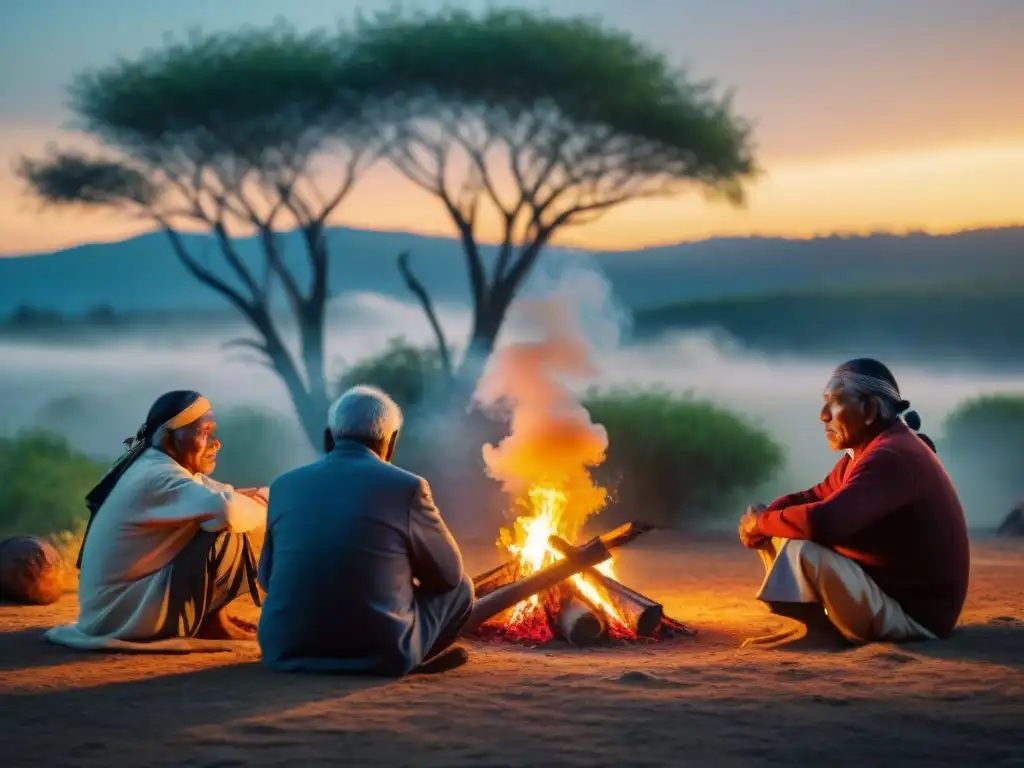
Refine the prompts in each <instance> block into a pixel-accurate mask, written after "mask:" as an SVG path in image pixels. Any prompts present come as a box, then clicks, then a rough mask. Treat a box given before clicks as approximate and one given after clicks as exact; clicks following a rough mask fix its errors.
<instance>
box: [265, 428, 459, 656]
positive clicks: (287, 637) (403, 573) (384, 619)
mask: <svg viewBox="0 0 1024 768" xmlns="http://www.w3.org/2000/svg"><path fill="white" fill-rule="evenodd" d="M413 579H416V580H417V582H418V583H419V585H418V586H414V584H413ZM462 580H463V566H462V556H461V554H460V553H459V548H458V546H457V545H456V543H455V540H454V539H453V538H452V535H451V533H450V532H449V531H448V528H447V526H446V525H445V524H444V521H443V520H442V519H441V515H440V513H439V512H438V510H437V508H436V507H435V506H434V501H433V498H432V496H431V493H430V486H429V485H428V484H427V481H426V480H424V479H423V478H421V477H418V476H417V475H414V474H412V473H411V472H407V471H405V470H403V469H399V468H398V467H396V466H394V465H392V464H389V463H387V462H385V461H383V460H381V459H380V458H379V457H378V456H377V455H376V454H375V453H373V452H372V451H371V450H370V449H369V448H367V447H365V446H363V445H361V444H359V443H356V442H351V441H347V440H342V441H339V442H338V444H337V446H336V447H335V449H334V450H333V451H332V452H331V453H329V454H327V455H326V456H324V457H323V458H321V459H319V460H318V461H315V462H313V463H312V464H308V465H306V466H304V467H299V468H298V469H295V470H292V471H291V472H287V473H286V474H284V475H282V476H281V477H279V478H278V479H277V480H276V481H274V483H273V485H271V487H270V506H269V508H268V510H267V533H266V539H265V542H264V545H263V553H262V555H261V557H260V565H259V581H260V585H261V586H262V587H263V589H264V590H266V593H267V595H266V599H265V600H264V602H263V611H262V614H261V616H260V622H259V643H260V648H261V650H262V653H263V661H264V663H266V664H268V665H270V666H276V667H280V668H285V669H288V668H293V669H294V668H304V669H308V668H311V667H314V668H315V667H317V666H318V665H319V666H320V667H322V668H323V669H324V670H325V671H349V672H370V673H383V674H389V673H396V674H401V673H403V672H405V671H408V669H409V668H411V666H415V664H418V663H419V661H420V660H422V658H423V654H424V653H425V652H426V651H427V649H426V648H421V647H419V645H420V644H421V643H422V642H424V641H423V640H422V639H421V633H420V632H418V631H416V630H417V626H416V624H417V620H418V613H419V602H420V601H422V600H423V599H424V598H429V597H431V596H434V595H439V594H443V593H448V592H451V591H452V590H455V589H456V588H457V587H459V586H460V584H461V583H462ZM295 660H302V662H301V663H295ZM310 660H314V661H313V662H312V663H310ZM316 660H320V661H316Z"/></svg>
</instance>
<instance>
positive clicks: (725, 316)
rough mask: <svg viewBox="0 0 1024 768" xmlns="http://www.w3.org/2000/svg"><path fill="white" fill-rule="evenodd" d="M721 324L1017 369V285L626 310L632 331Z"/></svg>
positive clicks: (853, 348) (1022, 313)
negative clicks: (630, 313)
mask: <svg viewBox="0 0 1024 768" xmlns="http://www.w3.org/2000/svg"><path fill="white" fill-rule="evenodd" d="M674 330H708V331H723V332H725V333H726V334H728V335H729V336H730V337H732V338H734V339H736V340H737V341H739V342H740V343H741V344H743V345H744V346H745V347H749V348H752V349H757V350H760V351H763V352H768V353H781V354H809V355H819V354H825V355H829V356H833V357H837V358H839V357H856V356H861V355H867V356H880V357H884V358H892V359H899V360H902V361H915V362H936V361H943V362H947V363H949V364H963V363H973V364H982V365H984V366H985V367H987V368H990V369H991V368H996V369H1000V368H1001V369H1008V370H1020V369H1022V368H1024V288H1022V287H1021V286H1020V285H1019V282H1018V284H1017V285H981V284H978V283H967V282H964V283H956V284H948V285H934V286H931V287H918V288H899V287H897V288H893V287H892V286H876V287H875V288H873V289H868V288H865V289H863V290H853V289H844V290H822V291H816V292H813V293H795V292H781V293H775V294H772V293H760V294H757V295H751V296H735V297H726V298H718V299H710V300H697V301H690V302H683V303H679V304H674V305H669V306H664V307H659V308H656V309H649V310H641V311H638V312H636V313H635V314H634V318H633V337H634V339H636V340H643V339H645V338H650V337H652V336H657V335H659V334H663V333H666V332H669V331H674Z"/></svg>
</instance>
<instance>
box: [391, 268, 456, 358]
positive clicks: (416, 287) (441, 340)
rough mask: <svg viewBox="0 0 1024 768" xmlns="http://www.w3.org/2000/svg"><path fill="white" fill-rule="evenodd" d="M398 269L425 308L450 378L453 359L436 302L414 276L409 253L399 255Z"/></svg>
mask: <svg viewBox="0 0 1024 768" xmlns="http://www.w3.org/2000/svg"><path fill="white" fill-rule="evenodd" d="M398 269H399V271H400V272H401V273H402V278H403V279H404V280H405V284H406V286H408V288H409V290H410V291H411V292H412V293H413V294H414V295H415V296H416V298H417V299H418V300H419V302H420V305H421V306H422V307H423V311H424V312H425V313H426V315H427V320H428V321H429V322H430V327H431V328H432V329H433V331H434V336H435V337H436V338H437V351H438V353H439V354H440V355H441V365H442V366H443V367H444V371H445V373H446V374H448V376H452V375H453V372H454V369H453V368H452V358H451V354H450V352H449V350H448V341H447V339H446V338H445V334H444V329H443V328H442V327H441V322H440V320H439V319H438V317H437V312H436V311H435V310H434V302H433V301H432V300H431V298H430V294H429V293H427V289H426V288H425V287H424V286H423V283H421V282H420V281H419V280H418V279H417V277H416V276H415V275H414V274H413V272H412V268H411V267H410V266H409V252H408V251H404V252H403V253H401V254H399V256H398Z"/></svg>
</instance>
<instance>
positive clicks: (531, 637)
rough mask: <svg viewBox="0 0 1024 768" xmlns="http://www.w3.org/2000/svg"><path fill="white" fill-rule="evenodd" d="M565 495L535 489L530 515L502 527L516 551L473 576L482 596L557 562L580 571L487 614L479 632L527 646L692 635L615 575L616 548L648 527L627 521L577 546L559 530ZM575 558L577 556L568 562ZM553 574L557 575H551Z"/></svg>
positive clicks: (502, 542)
mask: <svg viewBox="0 0 1024 768" xmlns="http://www.w3.org/2000/svg"><path fill="white" fill-rule="evenodd" d="M565 501H566V495H565V493H563V492H562V491H559V490H558V489H555V488H547V487H535V488H533V489H531V490H530V493H529V504H530V507H531V510H532V514H528V515H523V516H521V517H519V518H517V519H516V520H515V522H514V524H513V527H512V529H504V530H502V532H501V537H500V539H499V546H501V547H502V548H504V549H505V550H506V551H507V552H509V553H510V554H512V555H513V557H512V558H511V559H510V560H508V561H507V562H505V563H504V564H502V565H500V566H498V567H497V568H494V569H493V570H490V571H488V572H487V573H484V574H481V575H480V576H478V577H476V578H475V579H474V580H473V584H474V587H475V588H476V594H477V598H478V599H481V598H484V599H485V598H488V596H495V597H497V594H496V593H497V591H498V590H501V589H503V588H506V587H508V586H509V585H513V584H520V583H523V582H524V581H525V580H526V577H534V578H539V577H543V576H544V575H545V572H547V573H551V571H552V570H553V569H551V567H550V566H553V565H556V564H559V565H565V566H567V567H568V569H572V570H574V571H576V572H574V573H572V575H571V576H569V577H568V578H565V579H564V580H562V581H559V582H558V583H557V584H555V585H554V586H552V587H550V588H548V589H546V590H544V591H542V592H540V593H537V594H532V595H530V597H528V598H526V599H524V600H521V601H519V602H518V603H516V604H515V605H513V606H512V607H511V608H508V609H506V610H504V611H502V612H501V613H499V614H498V615H496V616H493V617H491V618H489V619H487V620H486V621H484V622H483V623H482V624H481V625H480V626H479V627H478V628H477V629H476V630H475V633H474V634H476V635H477V636H478V637H481V638H483V639H489V640H506V641H510V642H519V643H524V644H530V645H536V644H541V643H546V642H549V641H551V640H555V639H562V640H565V641H567V642H569V643H571V644H572V645H576V646H586V645H596V644H599V643H609V642H619V643H630V642H641V641H644V640H646V641H654V640H658V639H665V638H667V637H674V636H680V635H689V634H692V633H691V632H690V630H688V629H687V628H686V627H685V626H684V625H683V624H681V623H679V622H677V621H675V620H674V619H671V618H669V617H667V616H666V615H665V613H664V609H663V607H662V606H661V605H660V604H659V603H657V602H655V601H654V600H652V599H650V598H649V597H646V596H644V595H642V594H640V593H639V592H636V591H634V590H632V589H630V588H629V587H627V586H626V585H624V584H622V583H620V582H619V581H618V580H617V579H616V578H615V570H614V560H613V559H612V557H611V549H612V548H614V547H618V546H623V545H625V544H628V543H629V542H630V541H633V540H634V539H635V538H636V537H637V536H639V535H641V534H642V533H644V532H646V531H647V530H649V527H648V526H645V525H642V524H637V523H628V524H627V525H624V526H622V527H620V528H617V529H615V530H614V531H612V532H610V533H607V534H605V535H603V536H600V537H597V538H596V539H594V540H592V541H591V542H588V543H587V544H585V545H584V546H582V547H579V548H577V547H574V546H572V545H571V544H569V543H568V542H567V541H566V540H565V539H563V538H562V537H561V536H559V532H563V531H564V528H565V525H564V522H563V521H564V519H565V518H564V514H563V512H564V509H565ZM591 552H594V553H595V554H590V553H591ZM602 556H603V557H604V558H606V559H601V558H602ZM574 559H578V560H580V562H566V561H567V560H569V561H573V560H574ZM586 559H593V560H595V561H596V562H595V563H594V564H593V565H589V564H587V563H586V562H583V561H584V560H586ZM555 578H557V574H553V575H552V576H551V578H550V579H549V580H551V581H554V580H555Z"/></svg>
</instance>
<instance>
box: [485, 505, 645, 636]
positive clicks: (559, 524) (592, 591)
mask: <svg viewBox="0 0 1024 768" xmlns="http://www.w3.org/2000/svg"><path fill="white" fill-rule="evenodd" d="M566 501H567V497H566V494H565V493H563V492H562V491H560V490H558V489H557V488H549V487H544V486H534V487H533V488H531V489H530V492H529V504H530V507H531V508H532V510H533V514H531V515H524V516H522V517H519V518H516V520H515V521H514V522H513V524H512V528H511V529H508V528H503V529H502V530H501V533H500V535H499V538H498V545H499V546H503V547H505V549H507V550H508V551H509V552H511V553H512V554H513V555H515V556H516V558H518V560H519V568H520V572H521V574H522V575H523V576H528V575H529V574H531V573H533V572H534V571H537V570H539V569H541V568H543V567H545V566H547V565H550V564H551V563H553V562H555V561H557V560H561V559H563V557H564V555H562V554H561V553H560V552H557V551H556V550H554V549H552V547H551V545H550V544H549V543H548V539H549V538H550V537H551V536H552V535H559V536H563V537H564V536H565V534H566V533H567V531H566V527H567V526H566V525H565V522H566V518H565V509H566ZM596 570H598V571H599V572H600V573H602V574H604V575H605V576H608V577H611V578H614V577H615V571H614V566H613V561H612V560H610V559H609V560H606V561H605V562H603V563H601V564H600V565H598V566H597V567H596ZM572 582H573V586H574V587H576V589H577V590H578V591H579V592H580V594H582V595H583V596H584V597H585V598H586V599H587V600H589V601H590V602H591V603H592V604H593V605H594V606H596V607H597V608H598V609H600V610H601V611H603V612H604V613H605V615H606V616H607V617H608V619H610V620H611V621H614V622H615V623H617V624H619V625H620V626H623V627H624V626H625V624H624V622H623V619H622V617H621V616H620V615H619V613H618V612H617V611H616V610H615V607H614V606H613V605H612V604H611V603H610V602H608V600H607V599H606V598H605V596H604V595H603V594H602V593H601V590H600V588H599V587H598V586H597V585H596V584H592V583H591V582H590V581H588V580H587V578H586V577H585V576H583V575H582V574H576V575H575V576H573V577H572ZM542 610H543V607H542V606H541V602H540V598H539V597H538V596H537V595H534V596H533V597H530V598H529V599H527V600H523V601H522V602H521V603H518V604H517V605H515V606H514V607H513V608H512V610H511V613H510V614H509V616H508V619H507V623H508V624H511V625H522V624H527V623H530V622H533V621H537V620H538V619H539V618H540V617H539V616H537V613H538V612H540V611H542Z"/></svg>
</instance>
